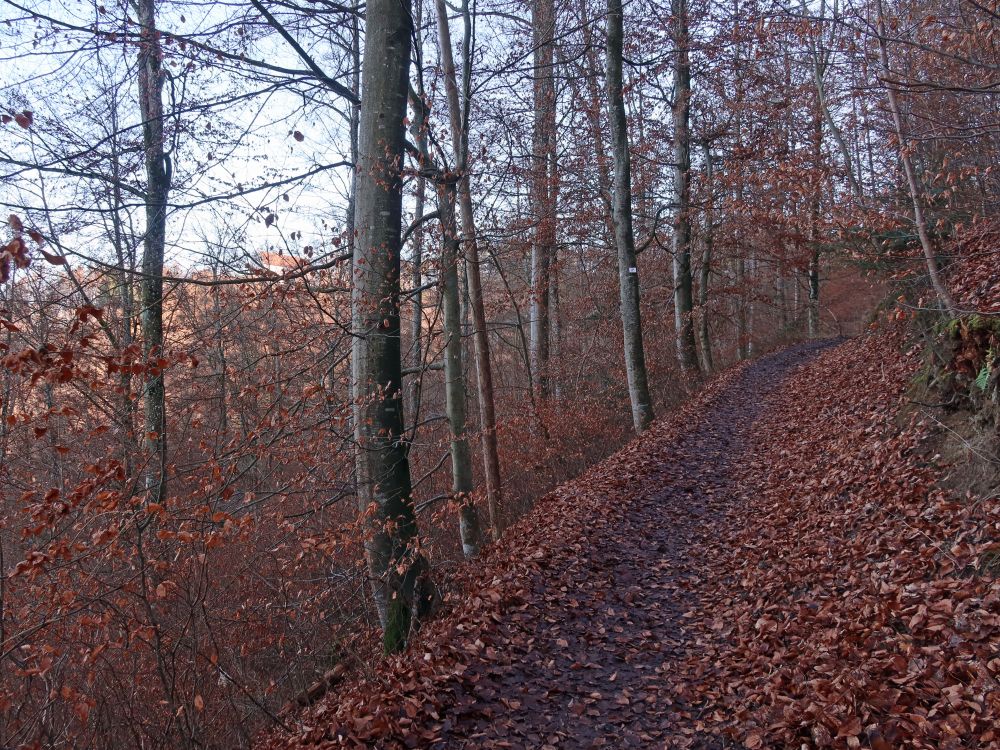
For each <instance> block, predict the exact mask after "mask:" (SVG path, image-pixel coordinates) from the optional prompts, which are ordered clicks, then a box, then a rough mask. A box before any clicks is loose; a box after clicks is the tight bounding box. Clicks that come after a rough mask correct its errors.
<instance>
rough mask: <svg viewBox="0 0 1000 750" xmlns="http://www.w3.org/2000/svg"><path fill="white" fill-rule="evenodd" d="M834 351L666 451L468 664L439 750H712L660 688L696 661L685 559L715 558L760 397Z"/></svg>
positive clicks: (791, 363) (804, 356)
mask: <svg viewBox="0 0 1000 750" xmlns="http://www.w3.org/2000/svg"><path fill="white" fill-rule="evenodd" d="M831 343H833V342H817V343H810V344H804V345H799V346H796V347H792V348H790V349H786V350H784V351H781V352H779V353H777V354H773V355H770V356H767V357H764V358H762V359H761V360H759V361H757V362H755V363H753V364H752V365H750V366H748V367H747V368H746V369H745V371H744V372H743V373H741V374H740V375H739V376H738V377H737V378H736V379H735V380H734V381H733V382H732V384H731V385H730V386H729V387H728V388H727V389H726V390H724V391H723V392H721V393H720V394H719V396H718V397H717V398H716V399H715V400H714V401H713V402H712V404H711V407H710V408H709V409H708V410H707V411H705V412H704V413H703V414H702V416H701V419H700V420H698V422H697V424H692V425H691V429H690V430H689V431H687V432H685V433H684V434H682V435H681V436H680V437H679V438H675V439H673V440H672V441H671V443H670V444H669V445H666V446H664V451H663V452H661V453H660V454H659V455H660V456H667V457H668V458H666V459H660V463H659V465H657V466H655V467H652V468H651V469H650V471H649V472H648V474H647V476H646V477H645V478H644V479H643V481H642V482H641V483H638V482H637V486H636V491H635V494H634V496H633V497H631V498H629V499H628V500H626V501H625V503H624V505H625V506H627V507H623V509H622V510H623V511H624V512H622V513H621V515H620V522H616V523H615V524H614V525H613V526H612V527H611V528H602V529H601V531H600V535H599V539H593V538H590V539H588V540H586V542H585V549H581V550H580V551H579V552H580V554H576V555H574V556H572V557H570V558H569V559H566V560H565V561H563V562H560V563H559V564H558V565H557V566H553V567H552V568H550V569H547V570H545V571H544V573H543V574H542V575H539V576H538V577H537V578H536V579H535V580H534V581H533V583H532V588H533V594H534V595H533V596H531V597H530V601H531V604H530V605H529V606H527V607H525V608H523V609H522V610H520V611H518V612H514V613H511V615H510V616H509V618H508V619H507V620H506V621H505V622H504V623H503V625H502V626H501V628H500V630H499V634H498V637H494V638H491V642H489V643H486V644H484V645H485V647H487V648H490V649H491V650H494V653H492V654H491V658H489V659H483V660H481V661H474V662H473V663H472V664H470V665H469V667H468V671H467V672H466V679H465V680H464V682H465V684H466V686H467V687H466V688H465V689H464V690H463V691H462V693H461V694H459V695H457V696H455V698H456V699H455V701H453V702H451V704H450V705H448V706H447V707H445V710H444V711H443V712H441V716H440V719H441V721H442V722H443V726H441V730H440V734H439V735H438V736H439V737H440V738H441V741H440V742H437V743H435V744H434V745H433V746H434V747H435V748H501V747H503V748H511V747H530V748H545V749H547V748H574V749H575V748H598V747H650V748H661V747H706V748H707V747H712V745H711V744H709V743H708V742H706V741H704V740H703V739H702V738H701V737H700V736H699V734H698V733H697V731H696V717H694V716H692V713H691V711H689V710H686V709H685V707H684V705H683V704H682V703H680V702H678V698H677V692H676V681H674V680H671V679H670V676H671V671H672V665H674V664H677V663H679V662H680V660H683V659H685V658H686V657H687V656H688V655H689V654H690V653H692V652H694V651H696V649H697V645H696V644H693V643H689V642H688V641H687V639H686V637H685V629H684V612H685V611H687V609H688V608H689V606H688V605H689V602H690V594H689V592H690V591H692V590H693V588H694V587H697V586H698V585H699V583H700V582H699V580H698V578H697V574H696V572H695V571H696V569H697V567H698V561H697V560H693V559H691V553H692V551H693V550H694V549H695V548H696V546H697V545H699V544H700V546H701V547H702V548H703V549H704V548H705V546H706V542H708V543H709V544H708V545H707V548H708V549H711V542H713V540H712V539H711V535H712V533H713V532H712V529H713V527H714V524H713V523H712V521H713V519H716V518H718V516H719V515H720V514H723V513H725V512H726V510H727V508H728V506H729V505H730V504H731V501H732V499H733V498H734V497H735V492H734V488H733V487H731V486H730V482H729V480H728V473H729V472H728V467H729V466H731V465H732V464H733V462H735V461H739V460H740V455H741V452H742V447H743V445H744V444H745V441H746V440H747V439H748V437H749V436H750V435H751V434H752V429H753V424H754V420H755V419H756V417H757V415H758V413H759V410H760V408H761V405H762V403H763V402H764V400H765V397H766V396H767V394H768V393H769V392H771V391H772V390H773V389H774V388H775V387H777V386H778V385H780V383H781V382H782V380H783V378H784V377H785V376H786V375H787V374H788V373H789V372H790V371H791V370H792V369H793V368H795V367H796V366H797V365H800V364H802V363H804V362H805V361H807V360H808V359H809V358H811V357H812V356H814V355H815V354H816V353H818V352H819V351H820V350H821V349H823V348H825V347H827V346H829V345H830V344H831ZM717 543H720V544H722V543H724V540H718V541H717ZM498 654H499V655H501V656H499V657H498V656H497V655H498Z"/></svg>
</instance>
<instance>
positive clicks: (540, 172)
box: [531, 0, 556, 399]
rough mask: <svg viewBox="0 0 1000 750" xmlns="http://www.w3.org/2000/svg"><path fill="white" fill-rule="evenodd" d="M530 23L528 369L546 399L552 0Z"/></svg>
mask: <svg viewBox="0 0 1000 750" xmlns="http://www.w3.org/2000/svg"><path fill="white" fill-rule="evenodd" d="M531 28H532V42H533V46H534V65H533V68H534V70H533V77H534V87H533V100H534V101H533V104H534V127H533V131H532V177H531V179H532V187H531V201H532V208H533V210H534V214H535V237H534V242H533V244H532V248H531V302H532V305H531V308H532V309H531V353H532V363H531V365H532V366H531V369H532V372H533V373H534V375H535V380H536V382H535V384H534V388H535V391H536V393H537V394H538V396H539V397H540V398H542V399H544V398H545V397H546V396H547V395H548V393H549V273H550V270H549V266H550V264H551V261H552V253H553V250H554V248H555V241H556V216H555V208H556V207H555V201H554V200H553V193H554V180H553V174H552V171H553V169H552V168H553V164H554V161H555V130H556V102H555V100H556V93H555V79H554V75H553V74H554V60H555V56H554V54H553V47H554V37H555V6H554V3H553V0H535V1H534V3H533V5H532V9H531Z"/></svg>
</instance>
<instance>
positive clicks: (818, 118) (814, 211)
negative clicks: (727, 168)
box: [806, 96, 823, 339]
mask: <svg viewBox="0 0 1000 750" xmlns="http://www.w3.org/2000/svg"><path fill="white" fill-rule="evenodd" d="M812 150H813V152H812V159H813V170H814V173H815V174H814V177H813V181H814V182H813V186H812V200H811V203H810V207H809V234H808V243H809V251H810V255H809V266H808V269H807V271H806V275H807V279H808V285H809V303H808V307H807V308H806V333H807V334H808V336H809V338H811V339H813V338H816V337H817V336H819V292H820V273H819V272H820V254H819V216H820V181H821V177H820V174H821V169H820V168H821V166H822V165H821V164H820V162H821V160H822V158H823V119H822V114H821V112H820V107H819V101H818V96H817V102H816V108H815V111H814V112H813V132H812Z"/></svg>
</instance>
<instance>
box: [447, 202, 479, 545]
mask: <svg viewBox="0 0 1000 750" xmlns="http://www.w3.org/2000/svg"><path fill="white" fill-rule="evenodd" d="M438 211H439V213H440V214H441V229H442V235H443V236H442V240H441V306H442V309H443V311H444V335H445V349H444V379H445V403H446V406H445V409H446V411H447V413H448V425H449V427H450V428H451V477H452V483H451V489H452V494H453V495H454V498H455V500H456V501H457V502H458V504H459V531H460V534H461V538H462V552H463V553H464V554H465V556H466V557H467V558H470V557H475V556H476V555H478V554H479V548H480V547H481V546H482V529H481V527H480V523H479V514H478V513H477V512H476V506H475V504H474V503H473V501H472V490H473V483H472V454H471V453H470V451H469V440H468V437H467V436H466V416H465V368H464V366H463V364H462V320H461V310H460V305H459V288H458V287H459V285H458V260H459V239H458V225H457V223H456V221H455V187H454V185H453V184H447V183H445V184H442V185H440V186H439V187H438Z"/></svg>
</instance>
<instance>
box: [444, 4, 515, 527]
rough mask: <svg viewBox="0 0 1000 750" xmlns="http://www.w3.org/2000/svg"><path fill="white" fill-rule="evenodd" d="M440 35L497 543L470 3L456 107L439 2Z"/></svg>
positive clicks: (498, 501) (496, 469)
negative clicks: (472, 123)
mask: <svg viewBox="0 0 1000 750" xmlns="http://www.w3.org/2000/svg"><path fill="white" fill-rule="evenodd" d="M437 14H438V35H439V37H440V46H441V59H442V63H443V68H444V79H445V92H446V94H447V98H448V115H449V121H450V124H451V137H452V147H453V150H454V155H455V163H456V168H457V169H458V172H459V181H458V201H459V209H460V212H461V220H462V240H463V245H464V248H465V275H466V285H467V286H468V289H469V307H470V308H471V312H472V327H473V332H472V337H473V343H474V345H475V358H476V389H477V395H478V400H479V422H480V429H481V445H482V452H483V464H484V469H485V472H484V477H485V479H486V507H487V512H488V513H489V523H490V532H491V534H492V536H493V538H494V539H499V538H500V532H501V530H502V529H501V518H500V509H501V505H502V502H503V499H502V493H503V489H502V486H501V484H500V449H499V446H498V445H497V418H496V404H495V401H494V395H493V367H492V364H491V361H490V340H489V330H488V329H487V325H486V306H485V304H484V302H483V282H482V276H481V273H480V266H479V243H478V240H477V237H476V221H475V215H474V214H473V211H472V185H471V183H470V180H469V174H468V161H469V134H468V120H469V109H470V107H471V103H472V50H471V38H472V17H471V15H470V13H469V4H468V0H464V1H463V3H462V21H463V24H464V34H463V37H462V99H463V102H462V104H461V105H460V104H459V98H458V81H457V75H456V73H455V61H454V57H453V55H452V52H451V30H450V28H449V26H448V15H447V8H446V7H445V4H444V2H443V0H438V2H437Z"/></svg>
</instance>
